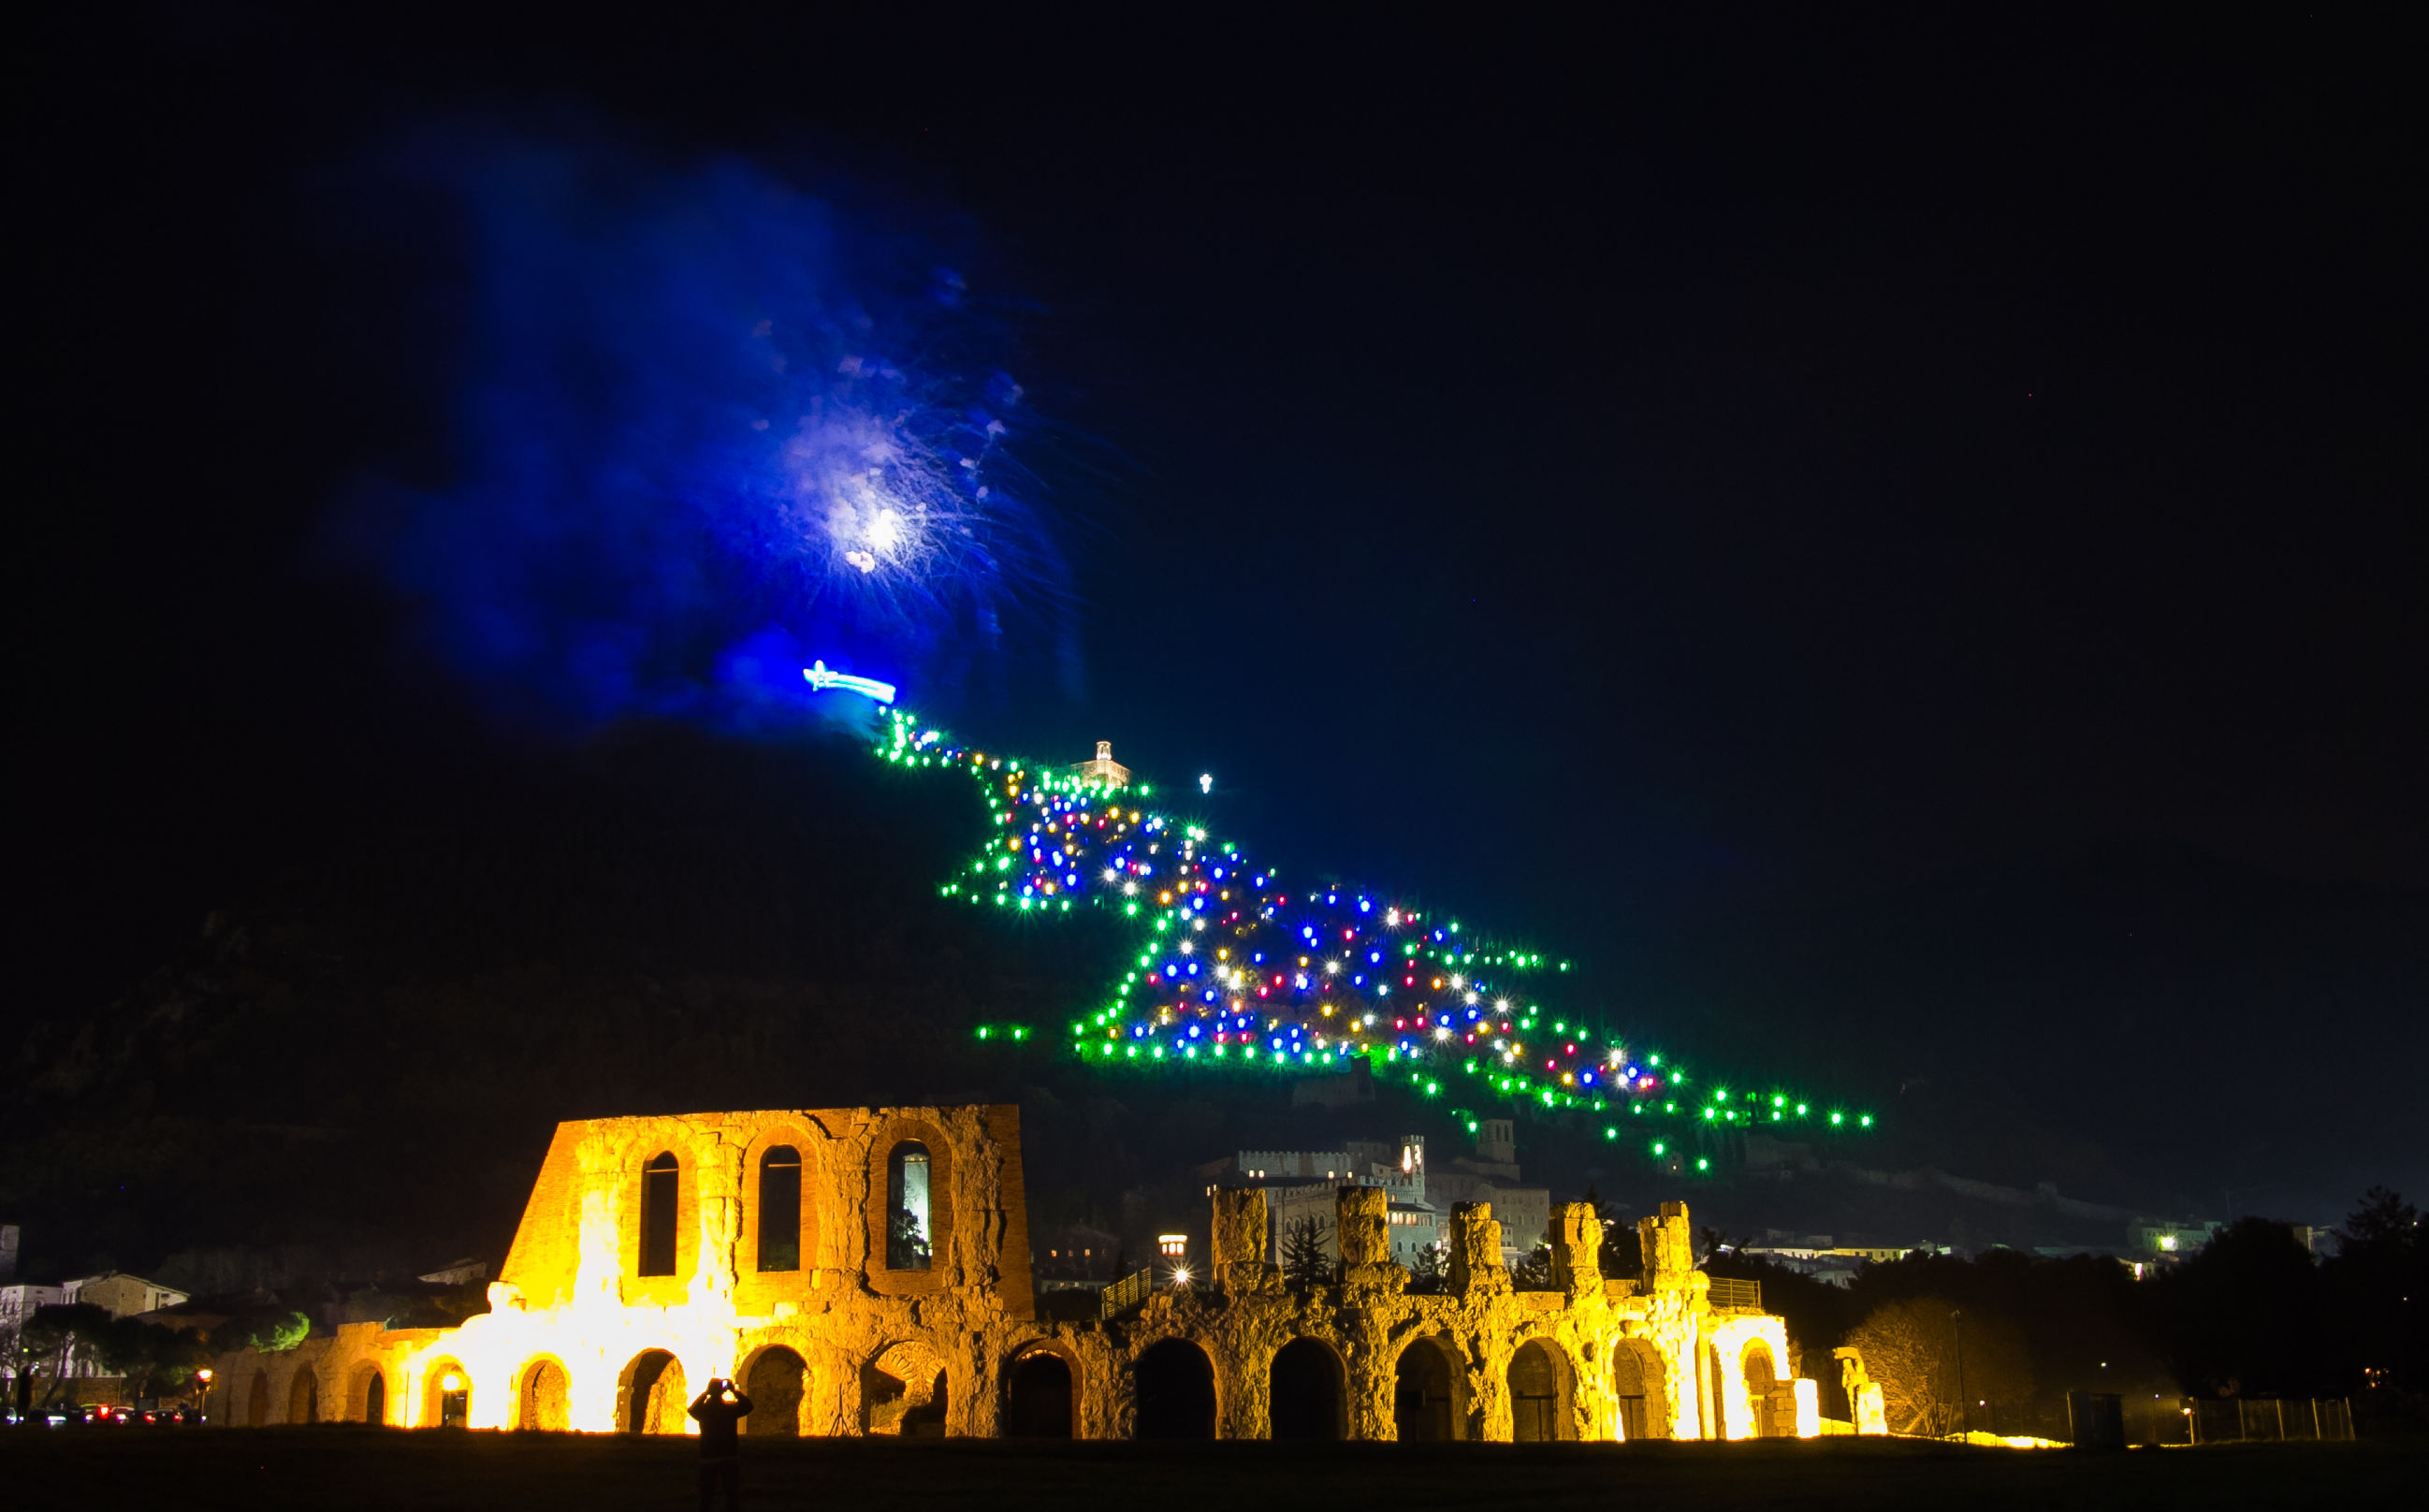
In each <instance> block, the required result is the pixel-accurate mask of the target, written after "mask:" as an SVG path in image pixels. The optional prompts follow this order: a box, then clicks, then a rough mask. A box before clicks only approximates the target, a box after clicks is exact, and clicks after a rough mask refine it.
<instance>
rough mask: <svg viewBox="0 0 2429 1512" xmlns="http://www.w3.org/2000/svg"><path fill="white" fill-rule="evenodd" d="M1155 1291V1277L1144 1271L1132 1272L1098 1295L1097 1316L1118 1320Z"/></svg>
mask: <svg viewBox="0 0 2429 1512" xmlns="http://www.w3.org/2000/svg"><path fill="white" fill-rule="evenodd" d="M1153 1290H1155V1277H1154V1276H1153V1275H1152V1274H1148V1272H1146V1271H1144V1270H1140V1271H1132V1273H1131V1274H1128V1275H1126V1276H1124V1277H1122V1278H1121V1279H1120V1280H1118V1281H1116V1282H1115V1283H1114V1284H1113V1285H1112V1286H1109V1287H1107V1288H1105V1290H1102V1291H1100V1292H1099V1293H1097V1316H1098V1317H1099V1318H1118V1317H1120V1316H1121V1315H1122V1314H1123V1313H1126V1312H1128V1311H1130V1310H1131V1309H1132V1307H1137V1306H1138V1305H1139V1304H1140V1303H1142V1302H1145V1301H1146V1300H1147V1299H1148V1293H1149V1292H1151V1291H1153Z"/></svg>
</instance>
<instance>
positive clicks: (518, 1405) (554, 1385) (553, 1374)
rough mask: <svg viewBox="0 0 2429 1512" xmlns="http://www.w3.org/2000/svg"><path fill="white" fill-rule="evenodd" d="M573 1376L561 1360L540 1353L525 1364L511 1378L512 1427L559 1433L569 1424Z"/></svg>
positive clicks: (571, 1420)
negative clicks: (513, 1419)
mask: <svg viewBox="0 0 2429 1512" xmlns="http://www.w3.org/2000/svg"><path fill="white" fill-rule="evenodd" d="M572 1395H573V1377H572V1376H571V1375H570V1374H569V1373H568V1372H567V1371H566V1369H565V1362H564V1361H563V1360H561V1359H558V1358H557V1357H556V1356H554V1355H542V1356H539V1357H537V1359H534V1360H532V1361H530V1362H529V1363H527V1364H525V1365H524V1366H523V1369H522V1373H521V1375H520V1376H518V1377H517V1378H516V1381H515V1426H516V1427H518V1428H522V1429H527V1430H530V1431H532V1432H536V1433H563V1432H565V1431H566V1430H567V1429H568V1428H570V1427H572V1426H573V1410H572V1405H571V1398H572Z"/></svg>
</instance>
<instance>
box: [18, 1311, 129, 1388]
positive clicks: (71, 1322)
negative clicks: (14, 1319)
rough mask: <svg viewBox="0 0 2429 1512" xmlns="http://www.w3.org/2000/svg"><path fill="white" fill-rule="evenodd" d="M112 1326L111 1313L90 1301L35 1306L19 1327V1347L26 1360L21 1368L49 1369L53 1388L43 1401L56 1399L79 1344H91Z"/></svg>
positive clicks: (24, 1369)
mask: <svg viewBox="0 0 2429 1512" xmlns="http://www.w3.org/2000/svg"><path fill="white" fill-rule="evenodd" d="M108 1326H109V1313H108V1312H107V1310H106V1309H104V1308H101V1307H94V1306H93V1305H92V1304H91V1303H90V1302H65V1303H59V1302H55V1303H52V1304H50V1305H48V1306H47V1307H36V1308H35V1309H34V1311H33V1315H32V1316H31V1317H29V1318H27V1319H26V1320H25V1322H24V1323H21V1324H19V1325H18V1329H17V1349H18V1352H19V1354H20V1356H22V1357H23V1358H24V1359H25V1364H23V1365H21V1366H19V1367H18V1368H19V1369H20V1370H21V1371H27V1372H33V1371H43V1370H47V1372H48V1373H49V1375H50V1377H51V1385H50V1389H49V1391H48V1392H46V1393H45V1394H44V1396H43V1399H42V1400H43V1401H45V1402H49V1401H52V1400H54V1399H56V1398H57V1397H58V1393H59V1388H60V1384H61V1383H62V1382H63V1381H64V1380H65V1379H66V1377H67V1373H68V1362H69V1361H70V1360H71V1359H72V1358H74V1355H75V1351H76V1347H77V1346H78V1345H79V1344H89V1343H90V1342H91V1340H92V1339H94V1338H95V1337H96V1336H98V1335H99V1334H100V1333H101V1332H102V1330H104V1329H106V1328H107V1327H108Z"/></svg>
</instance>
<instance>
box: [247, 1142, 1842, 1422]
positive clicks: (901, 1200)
mask: <svg viewBox="0 0 2429 1512" xmlns="http://www.w3.org/2000/svg"><path fill="white" fill-rule="evenodd" d="M1264 1200H1265V1199H1264V1193H1263V1192H1259V1191H1255V1190H1246V1191H1236V1190H1230V1189H1223V1190H1218V1191H1216V1192H1214V1194H1213V1201H1214V1214H1213V1227H1212V1234H1211V1239H1212V1253H1211V1255H1210V1256H1209V1260H1210V1263H1209V1264H1208V1265H1207V1266H1205V1267H1204V1268H1203V1269H1204V1274H1202V1275H1201V1276H1199V1277H1198V1278H1197V1279H1196V1280H1195V1281H1194V1282H1193V1283H1192V1284H1190V1285H1188V1286H1185V1287H1172V1286H1165V1287H1151V1286H1147V1285H1132V1286H1128V1287H1116V1288H1115V1289H1113V1290H1108V1291H1106V1292H1104V1293H1103V1294H1101V1295H1099V1294H1096V1293H1089V1292H1082V1293H1076V1294H1073V1293H1057V1294H1053V1295H1050V1296H1049V1297H1048V1298H1047V1299H1046V1300H1047V1301H1048V1302H1049V1304H1051V1305H1052V1306H1049V1307H1044V1308H1041V1307H1040V1306H1039V1298H1038V1297H1037V1296H1036V1295H1035V1293H1034V1290H1033V1285H1032V1280H1031V1272H1030V1243H1029V1221H1028V1214H1027V1210H1026V1203H1025V1200H1024V1196H1023V1191H1022V1179H1021V1155H1020V1124H1019V1110H1018V1109H1016V1108H1013V1107H1001V1106H999V1107H950V1108H868V1109H859V1108H852V1109H813V1110H778V1111H768V1112H738V1113H698V1114H690V1115H685V1116H679V1117H663V1118H604V1119H591V1120H585V1121H580V1122H574V1123H567V1124H561V1125H559V1126H557V1129H556V1134H555V1138H554V1141H553V1142H552V1143H551V1144H550V1147H549V1151H548V1156H547V1159H546V1160H545V1161H544V1163H543V1164H542V1166H541V1168H540V1173H539V1178H538V1181H537V1184H536V1185H535V1186H534V1188H533V1190H532V1194H531V1198H530V1200H529V1202H528V1204H527V1205H526V1206H525V1208H524V1210H523V1216H522V1222H521V1226H520V1227H519V1228H518V1229H517V1231H516V1234H515V1239H514V1245H513V1248H512V1250H511V1251H510V1252H509V1253H508V1255H507V1257H506V1260H505V1263H504V1267H503V1269H502V1270H501V1272H500V1274H499V1277H498V1279H497V1280H496V1281H494V1282H492V1283H490V1285H489V1288H488V1299H489V1310H488V1311H487V1313H484V1314H480V1315H477V1316H474V1317H471V1318H469V1319H467V1320H466V1321H465V1322H464V1323H462V1324H461V1325H460V1326H457V1327H453V1328H390V1327H388V1326H386V1325H384V1324H382V1323H347V1324H343V1325H341V1326H339V1328H337V1329H336V1330H335V1331H334V1332H333V1333H327V1334H322V1333H320V1332H319V1331H317V1330H316V1331H315V1333H314V1334H313V1336H312V1337H309V1338H307V1339H305V1341H304V1342H303V1343H301V1344H299V1345H297V1346H296V1347H294V1348H292V1349H288V1350H284V1351H279V1352H277V1353H273V1354H259V1353H256V1352H253V1351H246V1352H244V1353H241V1354H236V1355H229V1356H223V1357H222V1358H221V1359H219V1360H218V1361H216V1362H215V1363H216V1370H215V1372H214V1377H213V1381H212V1399H211V1403H210V1407H209V1417H210V1421H212V1422H215V1423H220V1424H236V1425H261V1424H267V1423H276V1422H330V1421H336V1420H344V1421H352V1422H377V1423H386V1424H388V1425H391V1426H395V1427H406V1428H419V1427H438V1426H454V1425H462V1426H467V1427H472V1428H491V1429H542V1430H546V1429H558V1430H565V1429H571V1430H581V1431H587V1432H640V1433H682V1432H685V1431H686V1430H687V1429H688V1428H689V1426H690V1424H689V1422H688V1421H687V1420H686V1417H685V1413H684V1407H685V1405H686V1403H687V1402H688V1400H689V1399H690V1396H691V1394H693V1393H695V1392H697V1391H698V1389H700V1387H701V1385H702V1384H703V1383H704V1382H706V1381H707V1380H708V1379H709V1378H710V1377H711V1376H725V1377H729V1378H731V1379H734V1380H735V1381H736V1382H738V1383H739V1384H740V1385H741V1386H742V1387H743V1389H745V1390H746V1391H747V1392H748V1393H749V1394H750V1395H751V1396H752V1399H753V1400H754V1402H755V1404H756V1410H754V1411H753V1412H752V1415H751V1416H750V1418H749V1419H748V1420H747V1421H746V1422H745V1432H746V1433H748V1434H752V1435H768V1434H773V1435H860V1434H910V1435H920V1434H934V1435H950V1436H968V1437H976V1438H997V1437H1021V1436H1043V1437H1055V1438H1061V1437H1071V1438H1293V1437H1301V1438H1379V1439H1393V1438H1436V1439H1440V1438H1467V1439H1495V1440H1511V1439H1517V1440H1521V1441H1525V1440H1540V1439H1624V1438H1731V1439H1734V1438H1763V1437H1782V1436H1799V1437H1810V1436H1812V1435H1814V1434H1816V1433H1817V1432H1819V1431H1820V1423H1819V1420H1818V1417H1817V1404H1816V1398H1815V1391H1814V1384H1813V1382H1812V1381H1810V1380H1806V1379H1794V1378H1792V1376H1791V1374H1790V1372H1788V1371H1787V1370H1786V1369H1785V1367H1786V1366H1787V1365H1788V1363H1789V1361H1790V1358H1791V1356H1790V1354H1789V1348H1788V1337H1787V1331H1786V1328H1785V1326H1784V1325H1783V1323H1781V1321H1780V1319H1778V1318H1777V1317H1776V1316H1773V1315H1770V1314H1767V1313H1765V1312H1763V1311H1762V1310H1761V1307H1760V1300H1759V1295H1758V1294H1757V1293H1755V1291H1754V1289H1753V1288H1751V1287H1750V1286H1747V1285H1746V1284H1744V1283H1731V1282H1719V1281H1714V1280H1712V1279H1711V1278H1710V1277H1708V1276H1706V1275H1705V1274H1703V1273H1702V1272H1700V1271H1698V1270H1696V1269H1695V1268H1694V1257H1693V1249H1692V1245H1691V1241H1690V1234H1689V1228H1688V1217H1687V1209H1686V1207H1685V1205H1684V1204H1682V1203H1667V1204H1664V1205H1663V1206H1662V1208H1661V1216H1660V1217H1658V1218H1647V1219H1645V1220H1644V1221H1643V1222H1642V1223H1641V1224H1639V1225H1638V1239H1639V1242H1640V1245H1641V1248H1642V1253H1643V1257H1644V1266H1643V1274H1642V1277H1641V1278H1631V1279H1618V1278H1611V1279H1606V1278H1605V1277H1604V1276H1603V1275H1602V1274H1600V1271H1599V1270H1598V1268H1597V1264H1596V1258H1597V1256H1598V1254H1599V1252H1600V1247H1601V1242H1602V1224H1601V1223H1600V1222H1599V1221H1598V1220H1597V1219H1596V1217H1595V1213H1594V1211H1593V1209H1592V1208H1589V1207H1588V1206H1587V1205H1585V1204H1583V1203H1570V1204H1566V1205H1562V1206H1558V1207H1556V1208H1554V1209H1553V1222H1552V1225H1551V1228H1552V1232H1551V1239H1550V1242H1551V1249H1552V1274H1551V1286H1550V1289H1549V1290H1518V1289H1516V1288H1515V1287H1513V1285H1512V1278H1511V1275H1510V1273H1509V1272H1508V1271H1507V1270H1506V1269H1505V1268H1504V1267H1503V1265H1502V1261H1501V1241H1500V1233H1499V1225H1498V1224H1495V1222H1494V1220H1493V1215H1492V1211H1491V1209H1490V1208H1489V1207H1487V1206H1485V1205H1483V1204H1473V1205H1466V1206H1462V1207H1460V1208H1455V1209H1453V1212H1452V1217H1451V1223H1450V1228H1449V1232H1448V1249H1449V1254H1448V1262H1449V1263H1448V1277H1447V1281H1446V1284H1445V1285H1443V1286H1442V1287H1441V1288H1440V1289H1439V1290H1434V1291H1431V1292H1429V1293H1426V1294H1419V1293H1417V1292H1413V1291H1412V1290H1411V1277H1410V1274H1409V1273H1408V1272H1407V1271H1406V1270H1403V1269H1402V1268H1401V1267H1399V1266H1398V1265H1396V1264H1394V1263H1392V1262H1391V1259H1390V1247H1389V1238H1388V1233H1387V1229H1386V1226H1385V1225H1386V1213H1385V1193H1384V1192H1382V1191H1381V1190H1380V1189H1377V1188H1373V1187H1355V1186H1352V1187H1344V1188H1343V1189H1341V1191H1340V1192H1339V1193H1338V1196H1337V1216H1338V1221H1337V1229H1336V1232H1337V1237H1338V1248H1339V1253H1340V1257H1341V1260H1340V1263H1339V1265H1338V1266H1337V1268H1336V1269H1335V1270H1334V1272H1333V1274H1332V1275H1331V1276H1330V1279H1329V1280H1326V1281H1324V1282H1322V1283H1321V1284H1312V1285H1306V1286H1297V1285H1286V1284H1285V1283H1284V1280H1283V1276H1282V1273H1281V1269H1280V1268H1279V1267H1278V1266H1277V1265H1276V1264H1275V1263H1274V1261H1275V1258H1276V1257H1273V1256H1271V1255H1269V1254H1267V1253H1266V1250H1267V1224H1266V1218H1265V1211H1264ZM922 1208H924V1216H923V1217H920V1218H918V1219H917V1220H906V1219H905V1218H904V1216H903V1215H904V1214H905V1212H906V1210H917V1209H922ZM1075 1308H1076V1310H1077V1315H1073V1312H1074V1310H1075Z"/></svg>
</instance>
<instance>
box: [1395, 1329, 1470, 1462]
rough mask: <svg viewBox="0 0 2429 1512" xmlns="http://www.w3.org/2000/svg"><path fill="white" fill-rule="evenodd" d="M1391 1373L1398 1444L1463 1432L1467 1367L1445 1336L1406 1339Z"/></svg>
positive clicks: (1443, 1438)
mask: <svg viewBox="0 0 2429 1512" xmlns="http://www.w3.org/2000/svg"><path fill="white" fill-rule="evenodd" d="M1392 1377H1393V1380H1392V1426H1393V1428H1394V1429H1395V1430H1396V1434H1397V1436H1398V1438H1399V1439H1400V1441H1401V1442H1402V1443H1440V1442H1445V1441H1447V1440H1451V1439H1457V1438H1465V1437H1466V1436H1467V1435H1466V1431H1465V1430H1466V1428H1467V1369H1466V1365H1465V1362H1464V1361H1462V1359H1461V1358H1460V1355H1459V1349H1458V1346H1457V1345H1455V1344H1453V1343H1452V1342H1451V1341H1450V1340H1449V1339H1446V1338H1444V1337H1443V1336H1441V1335H1439V1334H1421V1335H1419V1336H1418V1337H1416V1338H1414V1339H1410V1340H1409V1341H1408V1342H1407V1343H1406V1344H1403V1345H1402V1346H1400V1355H1399V1358H1398V1359H1397V1360H1396V1361H1394V1362H1393V1366H1392Z"/></svg>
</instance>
